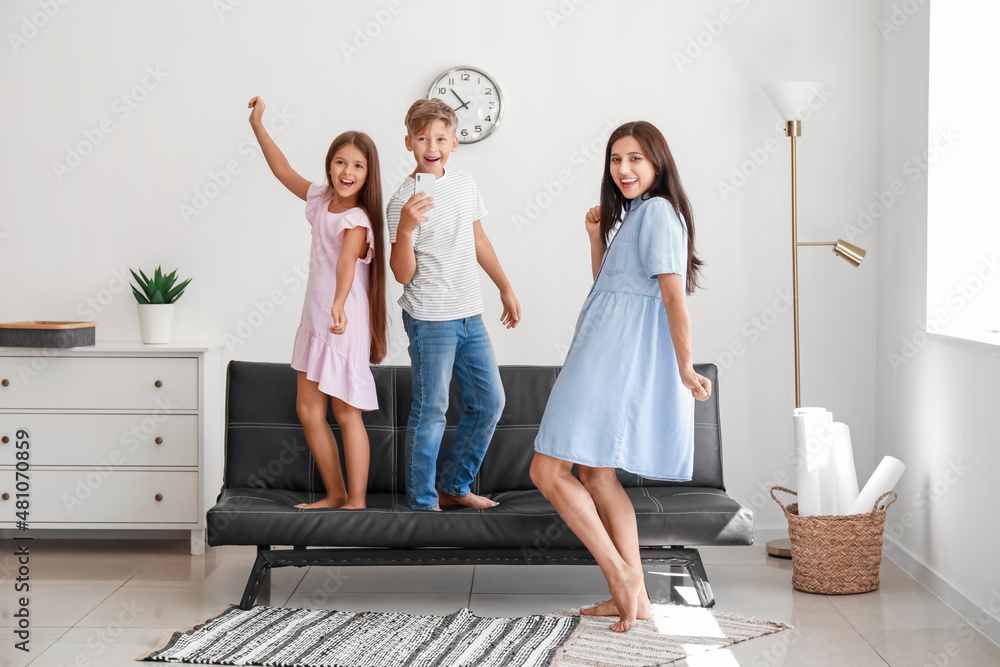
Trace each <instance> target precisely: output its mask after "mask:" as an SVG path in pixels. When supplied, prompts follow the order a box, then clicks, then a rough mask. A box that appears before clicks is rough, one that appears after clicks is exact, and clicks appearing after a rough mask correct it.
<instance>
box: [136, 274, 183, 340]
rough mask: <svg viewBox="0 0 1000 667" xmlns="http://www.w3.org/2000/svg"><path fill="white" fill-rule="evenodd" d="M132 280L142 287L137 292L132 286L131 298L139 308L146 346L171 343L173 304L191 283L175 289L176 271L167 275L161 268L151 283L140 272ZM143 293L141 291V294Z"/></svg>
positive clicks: (141, 330)
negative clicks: (132, 297)
mask: <svg viewBox="0 0 1000 667" xmlns="http://www.w3.org/2000/svg"><path fill="white" fill-rule="evenodd" d="M129 271H131V272H132V277H133V278H135V281H136V282H137V283H139V287H138V288H137V287H136V286H135V285H132V286H131V287H132V294H134V295H135V300H136V302H137V307H138V309H139V333H140V335H141V336H142V342H143V343H152V344H163V343H169V342H170V328H171V326H172V325H173V321H174V302H176V301H177V299H179V298H181V294H184V288H185V287H187V285H188V283H189V282H191V279H190V278H188V279H187V280H185V281H183V282H180V283H178V284H177V285H174V283H175V282H176V281H177V270H176V269H174V270H173V271H171V272H170V273H168V274H166V275H164V274H163V271H161V270H160V267H156V270H155V271H153V278H152V279H149V278H148V277H146V274H145V273H143V272H142V269H139V275H136V273H135V271H133V270H132V269H129ZM140 289H141V290H142V291H140Z"/></svg>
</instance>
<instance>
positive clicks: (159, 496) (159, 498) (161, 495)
mask: <svg viewBox="0 0 1000 667" xmlns="http://www.w3.org/2000/svg"><path fill="white" fill-rule="evenodd" d="M161 500H163V494H162V493H157V494H156V502H160V501H161Z"/></svg>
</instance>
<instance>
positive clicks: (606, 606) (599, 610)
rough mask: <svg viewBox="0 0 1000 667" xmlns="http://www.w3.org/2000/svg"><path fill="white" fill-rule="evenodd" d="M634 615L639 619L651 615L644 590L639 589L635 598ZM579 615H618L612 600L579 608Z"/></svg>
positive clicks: (642, 619) (645, 619)
mask: <svg viewBox="0 0 1000 667" xmlns="http://www.w3.org/2000/svg"><path fill="white" fill-rule="evenodd" d="M637 603H638V604H637V605H636V611H635V617H636V619H638V620H640V621H648V620H649V619H651V618H652V617H653V606H652V605H651V604H650V603H649V596H648V595H646V591H645V589H644V590H641V591H639V597H638V599H637ZM580 615H581V616H619V615H620V614H619V613H618V605H616V604H615V601H614V600H606V601H604V602H602V603H600V604H596V605H594V606H593V607H587V608H585V609H581V610H580Z"/></svg>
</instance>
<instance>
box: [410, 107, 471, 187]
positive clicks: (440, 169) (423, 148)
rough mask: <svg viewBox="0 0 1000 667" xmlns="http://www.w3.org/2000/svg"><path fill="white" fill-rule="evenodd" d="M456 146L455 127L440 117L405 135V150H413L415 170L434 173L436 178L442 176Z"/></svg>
mask: <svg viewBox="0 0 1000 667" xmlns="http://www.w3.org/2000/svg"><path fill="white" fill-rule="evenodd" d="M456 148H458V137H456V136H455V128H454V127H453V126H452V125H450V124H449V123H446V122H445V121H443V120H440V119H435V120H433V121H431V122H430V123H427V124H426V125H425V126H424V127H422V128H420V129H419V130H417V131H416V132H414V133H413V134H407V135H406V150H409V151H413V157H414V159H415V160H416V161H417V171H419V172H422V173H426V174H434V175H435V176H436V177H437V178H441V177H442V176H444V166H445V164H447V163H448V158H449V157H450V156H451V154H452V153H453V152H454V151H455V149H456Z"/></svg>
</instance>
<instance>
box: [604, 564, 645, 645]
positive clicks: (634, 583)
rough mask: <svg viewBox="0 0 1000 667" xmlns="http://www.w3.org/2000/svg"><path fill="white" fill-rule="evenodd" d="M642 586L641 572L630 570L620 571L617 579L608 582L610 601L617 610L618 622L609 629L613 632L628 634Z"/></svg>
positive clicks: (635, 613) (636, 609)
mask: <svg viewBox="0 0 1000 667" xmlns="http://www.w3.org/2000/svg"><path fill="white" fill-rule="evenodd" d="M642 584H643V577H642V570H638V571H636V570H633V569H631V568H627V569H625V570H624V571H622V572H621V574H620V576H619V577H615V578H613V579H609V580H608V588H609V589H611V601H612V602H613V603H614V604H615V606H616V607H617V608H618V622H617V623H615V624H614V625H612V626H611V628H610V629H611V630H613V631H614V632H628V630H629V628H631V627H632V626H633V625H635V620H636V615H637V612H638V606H639V593H641V592H642Z"/></svg>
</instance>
